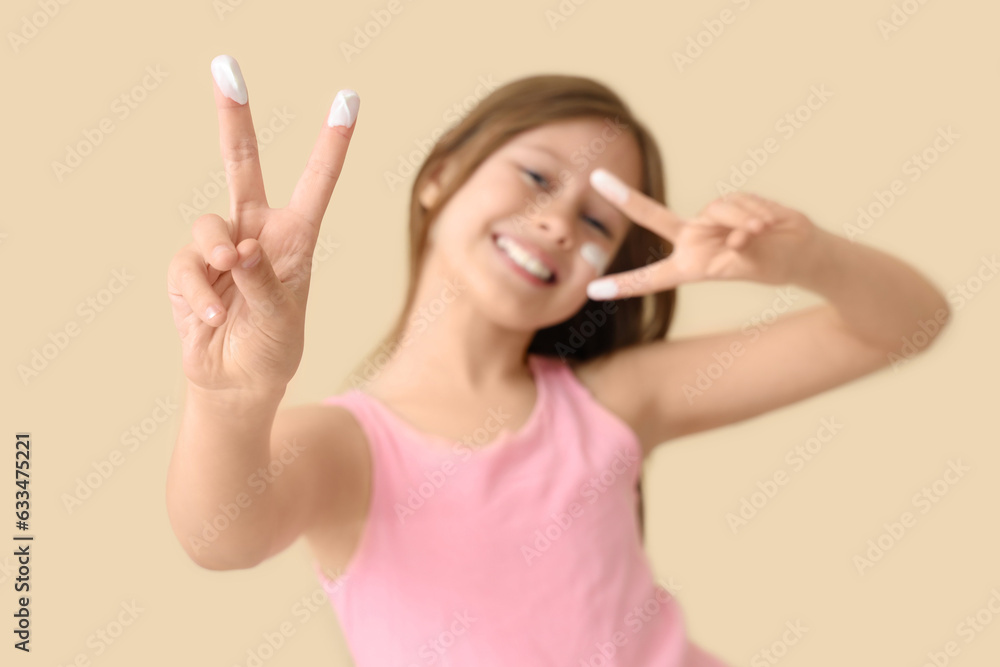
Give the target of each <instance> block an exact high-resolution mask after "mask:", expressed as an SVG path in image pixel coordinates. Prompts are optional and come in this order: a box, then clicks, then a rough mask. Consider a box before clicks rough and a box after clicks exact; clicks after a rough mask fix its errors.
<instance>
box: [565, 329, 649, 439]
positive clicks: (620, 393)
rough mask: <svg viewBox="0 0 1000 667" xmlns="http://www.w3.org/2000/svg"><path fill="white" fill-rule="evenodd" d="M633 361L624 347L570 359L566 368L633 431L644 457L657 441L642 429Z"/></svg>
mask: <svg viewBox="0 0 1000 667" xmlns="http://www.w3.org/2000/svg"><path fill="white" fill-rule="evenodd" d="M634 363H635V355H633V354H628V348H623V349H619V350H614V351H612V352H609V353H607V354H603V355H601V356H599V357H595V358H593V359H587V360H586V361H573V360H570V362H569V367H570V369H572V371H573V373H574V375H576V377H577V379H578V380H579V381H580V383H581V384H583V385H584V386H585V387H586V388H587V390H588V391H590V393H591V395H592V396H593V397H594V398H595V399H596V400H597V401H598V402H599V403H600V404H601V405H603V406H604V407H605V408H607V409H608V410H609V411H610V412H612V413H614V414H615V415H617V416H618V417H619V418H620V419H621V420H622V421H623V422H625V423H626V424H627V425H628V426H629V427H630V428H631V429H632V430H633V431H634V432H635V434H636V436H637V437H638V439H639V444H640V445H641V447H642V454H643V457H644V458H645V457H646V456H648V455H649V453H650V452H651V451H652V450H653V448H654V447H655V446H656V445H657V444H658V443H655V442H651V440H650V438H651V435H650V434H649V433H647V432H646V431H647V429H645V428H644V427H645V422H644V421H643V416H642V411H641V407H642V405H641V403H640V401H638V400H636V399H637V397H636V395H635V391H634V388H635V381H636V371H635V369H634V368H633V364H634Z"/></svg>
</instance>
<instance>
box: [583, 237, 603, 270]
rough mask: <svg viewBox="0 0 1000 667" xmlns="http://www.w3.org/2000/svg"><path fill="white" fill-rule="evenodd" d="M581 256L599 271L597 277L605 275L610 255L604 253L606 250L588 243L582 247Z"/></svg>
mask: <svg viewBox="0 0 1000 667" xmlns="http://www.w3.org/2000/svg"><path fill="white" fill-rule="evenodd" d="M580 256H581V257H583V259H584V260H585V261H586V262H587V263H588V264H590V265H591V266H592V267H594V270H595V271H597V275H599V276H600V275H604V269H606V268H607V266H608V259H609V258H608V254H607V253H606V252H604V249H603V248H601V246H599V245H597V244H596V243H591V242H590V241H587V242H586V243H584V244H583V245H582V246H580Z"/></svg>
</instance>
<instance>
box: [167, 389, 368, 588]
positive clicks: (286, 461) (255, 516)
mask: <svg viewBox="0 0 1000 667" xmlns="http://www.w3.org/2000/svg"><path fill="white" fill-rule="evenodd" d="M191 389H193V390H194V391H192V390H191ZM279 401H280V396H279V395H272V396H259V397H254V398H251V397H243V399H239V398H233V397H220V396H216V395H212V394H208V395H206V394H205V392H203V391H199V390H198V389H197V387H194V388H189V391H188V398H187V403H186V404H185V412H184V417H183V421H182V424H181V431H180V434H179V436H178V438H177V445H176V447H175V449H174V453H173V457H172V458H171V461H170V469H169V472H168V478H167V507H168V512H169V515H170V521H171V525H172V527H173V530H174V533H175V534H176V535H177V537H178V539H179V540H180V541H181V543H182V544H183V545H184V549H185V551H187V553H188V555H189V556H190V557H191V558H192V560H194V561H195V562H196V563H198V564H199V565H201V566H202V567H205V568H207V569H211V570H229V569H243V568H249V567H253V566H255V565H257V564H259V563H260V562H262V561H264V560H266V559H268V558H270V557H271V556H274V555H275V554H277V553H280V552H281V551H283V550H284V549H286V548H287V547H288V546H290V545H291V544H292V543H294V542H295V540H296V539H298V537H299V536H301V535H303V534H306V533H308V532H309V531H310V530H312V529H313V528H316V527H317V526H319V527H321V528H322V529H323V530H324V531H337V530H338V528H343V527H345V526H347V525H349V524H351V523H352V522H354V521H357V520H359V519H360V518H361V517H363V515H364V513H365V510H366V508H367V499H368V493H369V486H368V478H367V474H368V470H369V469H368V467H367V466H368V458H367V457H368V451H367V445H366V441H365V440H364V436H363V432H362V431H361V430H360V428H359V427H358V425H357V423H356V422H355V421H354V418H353V417H351V416H350V415H349V413H348V411H347V410H345V409H343V408H338V407H334V406H326V405H318V404H313V405H300V406H294V407H290V408H283V409H281V410H278V411H277V413H276V412H275V406H276V405H277V403H278V402H279Z"/></svg>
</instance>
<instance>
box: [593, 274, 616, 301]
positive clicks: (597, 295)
mask: <svg viewBox="0 0 1000 667" xmlns="http://www.w3.org/2000/svg"><path fill="white" fill-rule="evenodd" d="M617 294H618V286H617V285H616V284H615V281H614V280H612V279H611V278H604V279H602V280H593V281H591V282H590V283H588V284H587V296H589V297H590V298H591V299H613V298H614V297H615V296H616V295H617Z"/></svg>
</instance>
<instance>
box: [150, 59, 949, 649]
mask: <svg viewBox="0 0 1000 667" xmlns="http://www.w3.org/2000/svg"><path fill="white" fill-rule="evenodd" d="M212 73H213V75H214V80H215V83H216V86H215V100H216V104H217V107H218V113H219V127H220V134H221V149H222V156H223V159H224V162H225V165H226V172H227V175H228V185H229V193H230V210H229V219H228V220H226V219H223V218H222V217H220V216H217V215H213V214H206V215H203V216H202V217H200V218H199V219H198V220H197V221H196V222H195V224H194V227H193V236H194V241H193V242H192V243H191V244H189V245H188V246H186V247H184V248H183V249H181V250H180V251H179V252H178V253H177V255H176V256H175V257H174V258H173V260H172V262H171V264H170V267H169V272H168V292H169V296H170V299H171V304H172V308H173V316H174V322H175V325H176V327H177V330H178V332H179V334H180V336H181V340H182V343H183V352H182V354H183V368H184V373H185V375H186V377H187V378H188V391H187V397H186V401H185V408H184V416H183V420H182V424H181V428H180V432H179V436H178V440H177V445H176V447H175V449H174V452H173V457H172V459H171V464H170V471H169V477H168V489H167V493H168V503H169V514H170V520H171V525H172V527H173V530H174V532H175V534H176V536H177V538H178V540H179V541H180V542H181V544H182V545H183V546H184V548H185V550H186V551H187V553H188V554H189V556H190V557H191V558H192V559H193V560H194V561H195V562H196V563H198V564H199V565H201V566H202V567H205V568H209V569H215V570H224V569H234V568H248V567H253V566H255V565H257V564H259V563H261V562H262V561H263V560H265V559H267V558H270V557H271V556H273V555H275V554H277V553H279V552H281V551H282V550H284V549H285V548H287V547H288V546H289V545H290V544H292V543H293V542H295V540H296V539H297V538H298V537H299V536H304V537H305V538H306V540H307V543H308V545H309V548H310V550H311V553H312V554H313V558H314V569H315V573H316V576H317V577H318V580H319V581H320V582H321V583H322V584H323V586H324V587H325V589H326V591H327V592H328V594H329V596H330V600H331V603H332V605H333V607H334V609H335V610H336V612H337V615H338V618H339V620H340V623H341V626H342V629H343V632H344V636H345V637H346V640H347V642H348V644H349V647H350V650H351V652H352V654H353V656H354V659H355V661H356V664H358V665H365V666H378V667H387V666H389V665H398V666H401V667H406V666H419V665H463V666H472V665H475V666H476V667H492V666H494V665H496V666H501V665H502V666H504V667H509V666H511V665H553V666H564V667H576V666H581V667H597V666H611V665H619V666H626V665H628V666H639V665H656V666H659V667H697V666H717V665H725V664H726V663H724V662H722V661H721V660H720V659H719V658H717V657H714V656H713V655H712V654H711V653H709V652H707V651H705V650H703V649H702V648H700V647H699V646H698V645H696V644H695V643H694V642H692V641H691V640H690V639H689V638H688V636H687V634H686V631H685V625H684V620H683V616H682V613H681V610H680V608H679V606H678V604H677V601H676V599H675V598H674V597H673V596H672V595H671V592H670V591H669V590H668V589H667V588H666V587H664V586H662V585H660V584H659V583H658V582H657V581H656V580H655V579H654V577H653V574H652V571H651V567H650V563H649V561H648V560H647V557H646V555H645V552H644V550H643V519H642V492H641V485H640V481H641V471H642V465H643V461H644V460H645V457H647V456H648V455H649V454H650V453H651V452H652V451H653V450H654V449H655V448H656V447H657V446H658V445H660V444H662V443H664V442H668V441H670V440H673V439H675V438H678V437H681V436H684V435H687V434H690V433H694V432H697V431H702V430H705V429H709V428H713V427H716V426H720V425H724V424H729V423H733V422H736V421H739V420H743V419H747V418H749V417H752V416H755V415H759V414H761V413H764V412H766V411H769V410H773V409H776V408H779V407H781V406H785V405H788V404H790V403H793V402H795V401H798V400H801V399H803V398H806V397H808V396H812V395H815V394H817V393H819V392H821V391H824V390H827V389H830V388H832V387H835V386H837V385H840V384H843V383H845V382H848V381H850V380H852V379H854V378H857V377H860V376H862V375H865V374H867V373H871V372H873V371H875V370H876V369H878V368H881V367H883V366H885V365H887V364H888V363H890V362H891V360H892V359H893V358H894V357H895V358H899V357H900V352H899V350H900V347H901V343H902V342H905V341H906V340H907V339H908V337H910V336H912V334H913V333H915V332H917V331H924V332H926V331H927V327H926V326H924V327H923V328H922V327H921V325H922V324H923V323H925V322H928V321H931V320H935V321H937V322H938V323H939V325H943V324H944V323H945V322H946V321H947V319H948V317H949V315H950V311H949V309H948V305H947V301H946V299H945V298H944V296H943V295H942V294H941V293H940V292H939V291H938V290H937V289H936V288H935V287H934V286H933V285H931V284H930V283H929V282H928V281H927V280H926V279H925V278H923V277H922V276H921V275H920V274H919V273H917V272H916V271H915V270H914V269H912V268H910V267H909V266H908V265H906V264H904V263H902V262H900V261H899V260H897V259H895V258H892V257H890V256H888V255H885V254H883V253H881V252H879V251H876V250H874V249H870V248H867V247H864V246H861V245H857V244H852V243H849V242H847V241H845V240H843V239H840V238H839V237H837V236H835V235H833V234H830V233H828V232H825V231H823V230H822V229H821V228H820V227H818V226H816V225H815V224H814V223H813V222H812V221H811V220H810V219H809V218H807V217H806V216H805V215H803V214H802V213H800V212H798V211H795V210H793V209H790V208H786V207H784V206H781V205H779V204H777V203H775V202H772V201H769V200H767V199H763V198H761V197H759V196H755V195H752V194H749V193H744V192H735V193H731V194H729V195H727V196H726V197H723V198H720V199H717V200H715V201H712V202H711V203H709V204H708V205H707V206H706V207H705V208H704V209H703V210H702V211H701V213H699V214H698V215H697V216H695V217H693V218H691V219H686V220H685V219H682V218H680V217H678V216H677V215H675V214H674V213H672V212H671V211H670V210H669V209H668V208H666V195H665V188H664V174H663V167H662V164H661V160H660V152H659V150H658V148H657V145H656V142H655V141H654V139H653V138H652V136H651V135H650V133H649V131H648V130H647V129H646V127H645V126H644V125H643V124H642V123H641V122H639V120H638V119H637V118H636V117H635V116H634V115H633V114H632V112H631V110H630V109H629V108H628V107H627V106H626V105H625V103H624V102H623V101H622V100H621V99H620V98H619V97H618V96H617V95H616V94H615V93H614V92H612V91H611V90H609V89H608V88H607V87H605V86H604V85H602V84H600V83H598V82H596V81H594V80H591V79H588V78H583V77H576V76H559V75H545V76H534V77H528V78H523V79H520V80H517V81H514V82H511V83H508V84H507V85H505V86H502V87H501V88H499V89H497V90H495V91H494V92H493V93H492V94H491V95H490V96H489V97H487V98H486V99H484V100H483V101H482V102H480V103H479V105H478V106H477V107H476V108H475V109H473V110H472V111H471V112H470V113H469V114H468V115H467V116H466V117H465V118H463V119H461V121H460V122H458V123H457V125H455V126H454V127H452V128H451V129H450V130H449V131H448V132H446V133H445V134H444V136H442V137H441V138H440V139H439V140H438V142H437V144H436V145H435V147H434V149H433V150H432V151H431V153H430V154H429V155H428V157H427V159H426V161H425V163H424V164H423V165H422V167H421V169H420V170H419V172H418V174H417V176H416V180H415V183H414V186H413V191H412V196H411V204H410V216H409V217H410V220H409V227H410V254H409V258H410V281H409V287H408V290H407V294H406V301H405V305H404V307H403V309H402V312H401V313H400V318H399V320H398V321H397V322H396V324H395V326H394V327H393V328H392V330H391V331H390V332H389V334H388V335H387V336H386V337H385V339H384V340H383V341H381V343H380V344H379V345H377V346H375V348H373V352H372V354H370V355H369V358H368V359H367V360H366V361H365V362H364V363H362V364H361V365H360V366H359V370H358V372H357V373H355V374H353V376H352V378H353V383H352V384H353V386H352V387H351V388H349V389H345V390H343V391H341V392H340V393H338V394H335V395H332V396H329V397H327V398H326V399H324V400H323V401H322V402H320V403H318V404H313V405H304V406H295V407H290V408H283V409H281V410H279V409H278V406H279V403H280V401H281V399H282V397H283V395H284V391H285V388H286V386H287V383H288V382H289V381H290V380H291V378H292V377H293V376H294V373H295V371H296V369H297V367H298V364H299V361H300V359H301V356H302V350H303V340H304V322H305V307H306V298H307V294H308V288H309V279H310V275H311V271H310V268H311V260H312V256H313V251H314V249H315V246H316V243H317V238H318V235H319V229H320V223H321V221H322V219H323V216H324V213H325V211H326V208H327V205H328V203H329V200H330V197H331V194H332V192H333V189H334V185H335V183H336V181H337V179H338V177H339V174H340V171H341V168H342V166H343V163H344V159H345V156H346V153H347V148H348V145H349V142H350V139H351V136H352V134H353V131H354V126H355V120H356V118H357V113H358V108H359V98H358V95H357V94H356V93H355V92H354V91H351V90H342V91H340V93H338V95H337V96H336V98H335V99H334V102H333V106H332V107H331V109H330V112H329V114H328V116H327V118H326V119H325V122H324V124H323V126H322V127H321V129H320V136H319V139H318V141H317V143H316V146H315V148H314V149H313V151H312V155H311V157H310V158H309V161H308V164H307V165H306V169H305V171H304V172H303V174H302V176H301V178H300V179H299V182H298V183H297V185H296V187H295V189H294V192H293V194H292V196H291V200H290V202H289V205H288V206H287V207H285V208H281V209H274V208H271V207H270V206H269V205H268V202H267V198H266V196H265V193H264V184H263V180H262V177H261V170H260V164H259V161H258V155H257V144H256V140H255V135H254V129H253V123H252V121H251V116H250V109H249V106H248V103H247V102H248V96H247V89H246V85H245V83H244V80H243V77H242V74H241V72H240V69H239V66H238V65H237V63H236V62H235V61H234V60H233V59H232V58H230V57H229V56H219V57H217V58H216V59H215V60H213V62H212ZM360 224H377V223H373V222H371V221H367V220H363V219H361V223H360ZM380 261H382V259H381V258H379V257H378V256H376V254H373V255H372V262H373V264H378V262H380ZM602 276H603V277H602ZM599 277H600V279H598V278H599ZM364 280H365V276H363V275H362V276H359V278H358V280H357V283H356V288H358V289H364V288H365V286H364ZM698 280H752V281H756V282H760V283H765V284H771V285H784V284H796V285H799V286H801V287H803V288H806V289H810V290H812V291H814V292H816V293H818V294H820V295H822V296H823V297H825V298H826V299H827V301H828V302H829V303H826V304H823V305H821V306H817V307H813V308H809V309H803V310H800V311H798V312H795V313H789V314H787V315H784V316H782V317H781V318H779V319H778V320H777V321H775V322H773V323H771V324H770V325H769V326H768V327H767V329H766V330H764V331H755V334H756V335H754V336H753V337H749V336H748V335H747V333H746V332H745V330H743V331H741V330H737V331H731V332H723V333H717V334H714V335H707V336H700V337H690V338H686V339H681V340H677V341H669V342H668V341H666V340H665V335H666V332H667V329H668V327H669V325H670V322H671V318H672V315H673V311H674V304H675V298H676V287H677V286H678V285H680V284H682V283H690V282H695V281H698ZM344 319H345V321H348V320H349V319H350V318H346V317H345V318H344ZM940 328H941V326H938V327H937V330H938V331H939V330H940ZM720 357H728V359H729V362H730V363H728V364H727V365H726V370H725V371H724V372H723V373H721V374H718V373H714V374H713V375H712V382H711V383H710V385H708V386H706V385H705V384H704V383H703V382H698V379H697V378H698V377H699V372H700V371H701V372H702V374H704V372H703V369H705V368H707V367H709V366H711V365H713V364H716V365H718V363H717V360H718V359H719V358H720ZM719 648H720V649H725V648H726V647H719ZM731 653H732V651H731ZM733 659H737V656H735V655H733Z"/></svg>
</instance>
